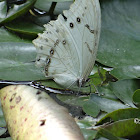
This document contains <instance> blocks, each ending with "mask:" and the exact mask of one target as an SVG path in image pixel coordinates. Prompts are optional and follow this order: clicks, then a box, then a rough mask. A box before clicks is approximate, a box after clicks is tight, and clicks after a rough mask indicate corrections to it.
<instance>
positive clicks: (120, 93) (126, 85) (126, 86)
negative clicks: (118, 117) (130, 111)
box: [110, 80, 140, 107]
mask: <svg viewBox="0 0 140 140" xmlns="http://www.w3.org/2000/svg"><path fill="white" fill-rule="evenodd" d="M110 86H111V88H112V91H113V92H114V94H115V95H116V96H117V97H118V98H119V99H120V100H121V101H123V102H124V103H125V104H127V105H129V106H131V107H135V105H134V104H133V101H132V96H133V93H134V91H135V90H136V89H138V88H139V87H140V86H139V83H138V81H137V80H119V81H117V82H114V83H110Z"/></svg>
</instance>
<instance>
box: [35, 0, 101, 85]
mask: <svg viewBox="0 0 140 140" xmlns="http://www.w3.org/2000/svg"><path fill="white" fill-rule="evenodd" d="M100 24H101V14H100V5H99V1H98V0H76V1H75V2H74V3H73V4H72V5H71V7H70V9H69V10H68V11H64V12H63V15H59V16H58V19H57V20H56V21H51V22H49V24H47V25H45V31H44V33H43V34H39V37H38V38H37V39H35V40H34V41H33V43H34V44H35V46H36V48H37V59H36V64H37V65H38V66H42V67H44V68H45V74H46V77H47V78H53V79H54V81H56V82H57V83H58V84H60V85H63V86H64V87H68V86H70V85H74V84H75V83H76V81H79V80H80V81H82V80H83V79H85V80H86V79H87V77H88V76H89V74H90V72H91V71H92V68H93V65H94V62H95V58H96V53H97V48H98V42H99V36H100V26H101V25H100Z"/></svg>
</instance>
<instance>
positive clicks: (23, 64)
mask: <svg viewBox="0 0 140 140" xmlns="http://www.w3.org/2000/svg"><path fill="white" fill-rule="evenodd" d="M0 30H1V32H0V36H2V38H0V50H1V51H0V79H3V80H14V81H15V80H17V81H23V80H25V81H27V80H35V79H37V80H38V79H41V78H42V79H45V76H44V75H43V72H42V71H41V70H40V69H37V67H36V66H35V63H34V62H35V57H36V50H35V47H34V46H33V44H32V43H31V42H29V41H27V40H23V39H20V38H19V37H17V36H15V35H14V34H11V33H9V32H8V31H6V30H4V29H0ZM6 41H7V42H6Z"/></svg>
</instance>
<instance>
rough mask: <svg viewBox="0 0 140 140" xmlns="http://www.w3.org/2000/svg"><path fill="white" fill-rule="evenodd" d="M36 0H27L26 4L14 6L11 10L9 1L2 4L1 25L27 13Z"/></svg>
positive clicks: (0, 6)
mask: <svg viewBox="0 0 140 140" xmlns="http://www.w3.org/2000/svg"><path fill="white" fill-rule="evenodd" d="M35 1H36V0H27V1H26V2H25V3H23V4H20V5H17V4H13V5H12V6H11V8H9V7H8V5H7V1H1V2H0V9H1V13H0V23H5V22H9V21H11V20H13V19H15V18H17V17H19V16H21V15H23V14H24V13H26V12H27V11H28V10H29V9H30V8H31V6H32V5H33V4H34V3H35Z"/></svg>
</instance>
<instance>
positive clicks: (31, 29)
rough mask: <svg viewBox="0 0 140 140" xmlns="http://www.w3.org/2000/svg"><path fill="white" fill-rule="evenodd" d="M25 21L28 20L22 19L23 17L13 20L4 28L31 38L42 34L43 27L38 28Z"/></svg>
mask: <svg viewBox="0 0 140 140" xmlns="http://www.w3.org/2000/svg"><path fill="white" fill-rule="evenodd" d="M23 20H25V21H26V22H23ZM27 20H28V19H27V18H23V17H22V18H20V19H18V20H14V21H12V22H10V23H8V24H6V28H8V29H9V30H12V31H14V32H17V33H20V34H24V35H30V36H33V37H37V34H38V33H40V32H43V30H44V28H43V27H41V26H38V25H36V24H34V23H33V22H31V21H27ZM17 23H18V24H17Z"/></svg>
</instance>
